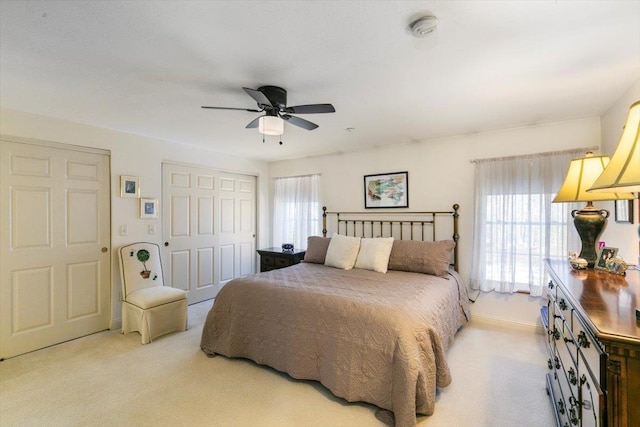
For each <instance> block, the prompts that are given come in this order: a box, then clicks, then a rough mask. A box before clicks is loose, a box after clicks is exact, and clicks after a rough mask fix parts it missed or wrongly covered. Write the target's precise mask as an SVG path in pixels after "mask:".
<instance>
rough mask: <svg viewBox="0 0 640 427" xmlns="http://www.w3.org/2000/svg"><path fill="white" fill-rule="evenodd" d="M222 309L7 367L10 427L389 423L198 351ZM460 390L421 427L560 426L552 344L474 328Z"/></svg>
mask: <svg viewBox="0 0 640 427" xmlns="http://www.w3.org/2000/svg"><path fill="white" fill-rule="evenodd" d="M211 304H212V302H211V301H209V302H204V303H200V304H196V305H193V306H191V307H190V308H189V316H190V317H189V330H188V331H186V332H183V333H177V334H172V335H167V336H165V337H162V338H158V339H156V340H155V341H154V342H153V343H151V344H148V345H144V346H143V345H141V344H140V336H139V335H138V334H136V333H132V334H127V335H122V334H120V333H119V332H118V331H107V332H101V333H98V334H94V335H91V336H88V337H84V338H81V339H78V340H74V341H70V342H67V343H64V344H60V345H57V346H53V347H50V348H47V349H44V350H40V351H36V352H33V353H30V354H26V355H23V356H19V357H15V358H13V359H9V360H6V361H4V362H1V363H0V425H1V426H252V427H253V426H278V427H285V426H344V427H350V426H384V425H385V423H384V420H385V417H384V415H385V414H384V413H378V416H379V417H378V418H380V419H378V418H377V417H376V412H377V408H376V407H374V406H372V405H367V404H350V403H348V402H346V401H344V400H342V399H339V398H336V397H334V396H333V395H332V394H331V393H330V392H328V391H327V390H326V389H325V388H324V387H323V386H322V385H320V384H319V383H316V382H307V381H296V380H293V379H291V378H289V377H288V376H286V375H283V374H280V373H278V372H275V371H274V370H271V369H269V368H264V367H260V366H257V365H256V364H254V363H252V362H249V361H246V360H230V359H226V358H224V357H220V356H218V357H214V358H208V357H207V356H206V355H204V354H203V353H202V352H201V351H200V348H199V343H200V333H201V330H202V323H203V321H204V317H205V315H206V313H207V311H208V310H209V308H210V307H211ZM448 360H449V363H450V366H451V371H452V375H453V383H452V384H451V385H450V386H449V387H447V388H445V389H442V390H440V392H439V395H438V400H437V403H436V408H435V413H434V414H433V415H432V416H430V417H424V416H420V417H418V425H419V426H422V427H424V426H429V427H438V426H447V427H453V426H456V427H457V426H473V427H476V426H487V427H489V426H492V427H493V426H495V427H498V426H505V427H506V426H509V427H511V426H532V427H537V426H552V425H553V424H554V419H553V414H552V412H551V403H550V401H549V398H548V396H547V394H546V392H545V380H544V374H545V373H546V371H547V368H546V360H547V358H546V356H545V349H544V338H543V337H542V336H541V335H536V334H534V333H532V332H523V331H522V330H516V329H508V328H502V327H495V326H487V325H482V324H475V323H470V324H469V325H467V326H465V327H464V328H463V329H462V330H461V331H460V332H459V333H458V335H457V338H456V340H455V342H454V343H453V345H452V347H451V348H450V350H449V353H448Z"/></svg>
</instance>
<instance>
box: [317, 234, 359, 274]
mask: <svg viewBox="0 0 640 427" xmlns="http://www.w3.org/2000/svg"><path fill="white" fill-rule="evenodd" d="M359 249H360V238H359V237H349V236H343V235H340V234H337V233H333V236H332V237H331V242H330V243H329V248H328V249H327V257H326V258H325V260H324V265H326V266H329V267H335V268H342V269H344V270H351V269H352V268H353V265H354V264H355V263H356V258H358V250H359Z"/></svg>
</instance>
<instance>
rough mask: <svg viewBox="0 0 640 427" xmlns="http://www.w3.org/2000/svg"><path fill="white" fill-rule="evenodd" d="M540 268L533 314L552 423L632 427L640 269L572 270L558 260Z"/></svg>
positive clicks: (638, 394)
mask: <svg viewBox="0 0 640 427" xmlns="http://www.w3.org/2000/svg"><path fill="white" fill-rule="evenodd" d="M546 268H547V271H548V273H549V275H550V277H551V280H550V282H549V289H548V290H547V294H548V303H547V305H545V306H543V307H542V309H541V312H542V323H543V324H544V327H545V329H546V331H547V349H548V351H549V360H548V366H549V373H548V374H547V391H548V392H549V395H550V397H551V399H552V402H553V406H554V409H555V414H556V420H557V423H558V426H562V427H565V426H566V427H571V426H607V427H621V426H628V427H633V426H640V320H637V319H636V314H635V310H636V308H638V307H639V306H640V272H639V271H637V270H628V271H627V275H626V276H619V275H615V274H613V273H609V272H607V271H598V270H592V269H587V270H577V271H574V270H572V269H571V267H570V265H569V263H568V261H566V260H560V259H558V260H546Z"/></svg>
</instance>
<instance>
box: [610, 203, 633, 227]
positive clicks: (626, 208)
mask: <svg viewBox="0 0 640 427" xmlns="http://www.w3.org/2000/svg"><path fill="white" fill-rule="evenodd" d="M614 203H615V206H614V207H615V219H616V222H618V223H622V224H633V200H616V201H615V202H614Z"/></svg>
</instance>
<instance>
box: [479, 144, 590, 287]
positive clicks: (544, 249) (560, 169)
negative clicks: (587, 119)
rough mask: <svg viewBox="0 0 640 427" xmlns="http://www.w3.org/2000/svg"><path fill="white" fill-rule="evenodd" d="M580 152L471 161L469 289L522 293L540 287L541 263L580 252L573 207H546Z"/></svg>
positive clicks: (549, 205) (543, 282) (571, 204)
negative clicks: (472, 196)
mask: <svg viewBox="0 0 640 427" xmlns="http://www.w3.org/2000/svg"><path fill="white" fill-rule="evenodd" d="M583 154H584V150H583V149H576V150H568V151H562V152H556V153H542V154H534V155H527V156H517V157H509V158H502V159H486V160H478V161H476V170H475V227H474V236H473V261H472V270H471V287H472V288H473V289H480V290H482V291H498V292H509V293H512V292H517V291H528V292H530V293H531V295H532V296H540V295H541V294H542V289H543V287H544V286H545V281H546V279H545V271H544V259H545V258H549V257H566V256H567V253H568V251H569V250H571V251H577V252H579V251H580V239H579V237H578V234H577V232H576V230H575V227H574V225H573V221H572V220H571V215H570V212H571V210H573V209H578V208H580V204H576V203H551V201H552V200H553V198H554V197H555V194H556V193H557V191H558V190H559V189H560V186H561V185H562V183H563V181H564V178H565V175H566V173H567V170H568V168H569V163H570V162H571V159H573V158H576V157H580V156H582V155H583Z"/></svg>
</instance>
